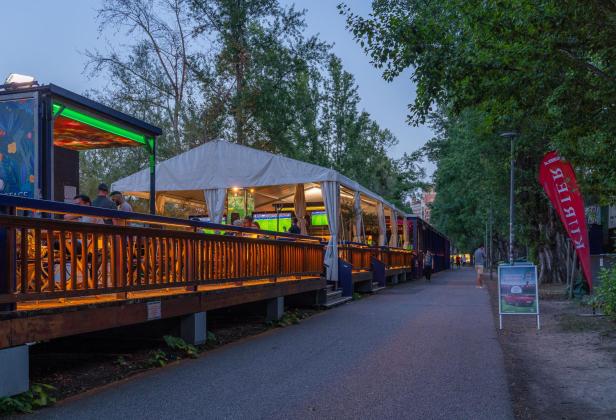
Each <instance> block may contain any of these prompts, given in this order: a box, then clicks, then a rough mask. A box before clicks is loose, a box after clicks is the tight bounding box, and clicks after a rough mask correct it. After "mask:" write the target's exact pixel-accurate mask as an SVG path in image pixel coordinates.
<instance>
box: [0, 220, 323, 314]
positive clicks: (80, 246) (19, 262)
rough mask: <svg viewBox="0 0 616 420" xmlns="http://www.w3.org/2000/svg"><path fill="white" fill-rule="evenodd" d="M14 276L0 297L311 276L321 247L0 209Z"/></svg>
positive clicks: (317, 265)
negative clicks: (35, 215) (17, 213)
mask: <svg viewBox="0 0 616 420" xmlns="http://www.w3.org/2000/svg"><path fill="white" fill-rule="evenodd" d="M0 227H2V228H3V229H5V231H7V232H8V235H5V237H6V240H7V241H9V243H8V245H9V248H11V249H13V250H14V253H13V255H12V258H8V257H6V256H4V258H6V259H5V260H3V261H6V263H7V265H9V266H10V267H11V268H12V270H13V272H14V273H15V280H16V281H15V282H14V283H12V284H11V285H10V289H9V290H4V291H3V294H0V303H11V302H19V301H32V300H45V299H57V298H66V297H75V296H91V295H103V294H110V293H127V292H137V291H147V290H155V289H165V288H170V289H177V288H178V287H179V288H180V289H181V290H183V291H184V292H186V291H187V288H188V289H189V291H190V290H192V291H196V290H197V288H198V286H199V285H208V284H224V283H230V282H232V283H237V282H240V283H241V282H243V281H251V280H269V281H276V279H279V278H284V277H296V278H302V277H318V276H319V275H320V274H321V272H322V267H323V246H322V245H321V244H320V243H317V242H300V241H280V240H273V239H260V238H247V237H240V236H225V235H205V234H203V233H199V232H192V231H181V230H170V229H153V228H147V227H134V226H113V225H105V224H90V223H78V222H70V221H63V220H54V219H44V218H33V217H23V216H7V215H0Z"/></svg>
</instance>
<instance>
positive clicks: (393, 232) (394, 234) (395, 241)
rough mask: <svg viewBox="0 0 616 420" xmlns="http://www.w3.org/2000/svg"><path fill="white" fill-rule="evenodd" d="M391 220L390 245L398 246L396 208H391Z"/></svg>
mask: <svg viewBox="0 0 616 420" xmlns="http://www.w3.org/2000/svg"><path fill="white" fill-rule="evenodd" d="M389 221H390V224H391V237H390V238H389V246H391V247H394V248H397V247H398V212H397V211H395V210H394V209H389Z"/></svg>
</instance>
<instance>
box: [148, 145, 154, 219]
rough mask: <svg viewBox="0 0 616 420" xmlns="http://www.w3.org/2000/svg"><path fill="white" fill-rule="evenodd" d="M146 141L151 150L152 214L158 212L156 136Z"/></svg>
mask: <svg viewBox="0 0 616 420" xmlns="http://www.w3.org/2000/svg"><path fill="white" fill-rule="evenodd" d="M146 143H148V145H149V147H148V149H149V152H150V156H149V164H150V214H156V138H155V137H150V138H148V139H147V140H146Z"/></svg>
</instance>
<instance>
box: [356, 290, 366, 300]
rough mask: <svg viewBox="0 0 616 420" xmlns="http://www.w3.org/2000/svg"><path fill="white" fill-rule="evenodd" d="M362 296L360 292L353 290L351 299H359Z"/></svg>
mask: <svg viewBox="0 0 616 420" xmlns="http://www.w3.org/2000/svg"><path fill="white" fill-rule="evenodd" d="M363 297H364V296H363V295H362V294H361V293H357V292H353V300H360V299H361V298H363Z"/></svg>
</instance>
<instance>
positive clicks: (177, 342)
mask: <svg viewBox="0 0 616 420" xmlns="http://www.w3.org/2000/svg"><path fill="white" fill-rule="evenodd" d="M163 339H164V340H165V343H166V344H167V345H168V346H169V347H170V348H172V349H173V350H178V351H181V352H182V353H184V354H185V355H186V356H188V357H192V358H196V357H197V356H198V355H199V351H198V350H197V348H196V347H195V346H193V345H192V344H188V343H187V342H186V341H184V340H182V339H181V338H180V337H174V336H172V335H166V336H164V337H163Z"/></svg>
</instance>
